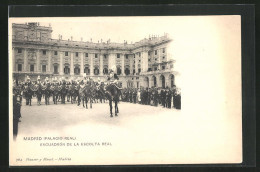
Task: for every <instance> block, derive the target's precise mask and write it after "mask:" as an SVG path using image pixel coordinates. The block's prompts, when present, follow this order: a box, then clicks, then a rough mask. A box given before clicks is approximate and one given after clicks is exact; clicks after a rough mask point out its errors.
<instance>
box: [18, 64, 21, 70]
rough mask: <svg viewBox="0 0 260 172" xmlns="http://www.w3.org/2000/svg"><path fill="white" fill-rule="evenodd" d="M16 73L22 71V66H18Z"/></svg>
mask: <svg viewBox="0 0 260 172" xmlns="http://www.w3.org/2000/svg"><path fill="white" fill-rule="evenodd" d="M18 71H19V72H20V71H22V64H18Z"/></svg>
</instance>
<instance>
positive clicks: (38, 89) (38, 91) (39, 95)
mask: <svg viewBox="0 0 260 172" xmlns="http://www.w3.org/2000/svg"><path fill="white" fill-rule="evenodd" d="M30 89H31V90H32V91H33V94H34V95H36V98H37V105H38V106H39V105H41V99H42V90H41V85H40V84H35V85H34V84H31V85H30Z"/></svg>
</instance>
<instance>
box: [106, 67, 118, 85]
mask: <svg viewBox="0 0 260 172" xmlns="http://www.w3.org/2000/svg"><path fill="white" fill-rule="evenodd" d="M115 71H116V66H113V67H112V68H111V69H110V70H109V76H108V78H107V81H108V85H115V86H116V87H117V88H118V89H122V88H120V87H119V86H118V80H119V78H118V76H117V74H116V73H115Z"/></svg>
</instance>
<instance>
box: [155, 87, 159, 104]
mask: <svg viewBox="0 0 260 172" xmlns="http://www.w3.org/2000/svg"><path fill="white" fill-rule="evenodd" d="M158 99H159V93H158V88H156V87H155V89H154V106H158Z"/></svg>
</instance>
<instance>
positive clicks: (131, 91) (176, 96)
mask: <svg viewBox="0 0 260 172" xmlns="http://www.w3.org/2000/svg"><path fill="white" fill-rule="evenodd" d="M122 101H124V102H130V103H138V104H142V105H151V106H162V107H164V108H175V109H181V92H180V89H179V88H176V86H173V88H168V87H166V88H157V87H152V88H143V87H142V88H124V89H123V90H122Z"/></svg>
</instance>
